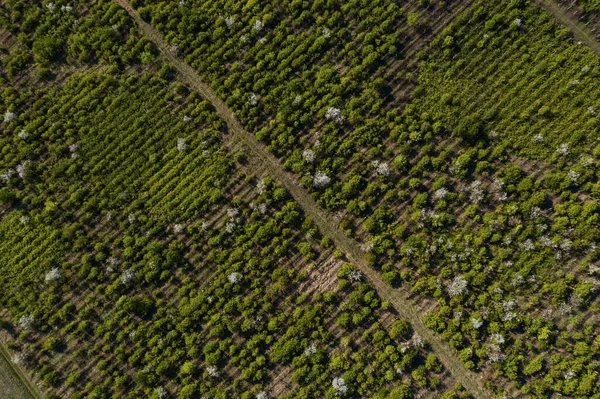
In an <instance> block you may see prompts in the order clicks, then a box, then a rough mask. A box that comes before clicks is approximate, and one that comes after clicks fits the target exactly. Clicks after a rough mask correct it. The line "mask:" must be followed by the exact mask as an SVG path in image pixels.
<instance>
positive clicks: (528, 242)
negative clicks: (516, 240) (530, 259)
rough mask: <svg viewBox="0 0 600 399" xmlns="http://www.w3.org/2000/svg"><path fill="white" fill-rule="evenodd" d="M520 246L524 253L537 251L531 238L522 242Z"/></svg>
mask: <svg viewBox="0 0 600 399" xmlns="http://www.w3.org/2000/svg"><path fill="white" fill-rule="evenodd" d="M520 246H521V248H523V250H524V251H533V250H534V249H535V244H534V243H533V241H531V239H530V238H528V239H527V240H525V241H524V242H522V243H521V244H520Z"/></svg>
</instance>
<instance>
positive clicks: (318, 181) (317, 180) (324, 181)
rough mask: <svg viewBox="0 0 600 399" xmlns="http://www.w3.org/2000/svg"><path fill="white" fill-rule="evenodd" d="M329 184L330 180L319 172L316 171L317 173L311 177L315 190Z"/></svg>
mask: <svg viewBox="0 0 600 399" xmlns="http://www.w3.org/2000/svg"><path fill="white" fill-rule="evenodd" d="M330 182H331V178H330V177H329V176H327V175H326V174H325V173H323V172H322V171H320V170H318V171H317V173H315V176H314V177H313V186H315V188H322V187H325V186H327V185H328V184H329V183H330Z"/></svg>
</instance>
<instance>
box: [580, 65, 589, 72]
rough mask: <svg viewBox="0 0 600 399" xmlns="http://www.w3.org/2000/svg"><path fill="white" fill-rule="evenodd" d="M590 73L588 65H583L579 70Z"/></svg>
mask: <svg viewBox="0 0 600 399" xmlns="http://www.w3.org/2000/svg"><path fill="white" fill-rule="evenodd" d="M589 71H590V66H589V65H585V66H584V67H583V68H581V72H583V73H586V72H589Z"/></svg>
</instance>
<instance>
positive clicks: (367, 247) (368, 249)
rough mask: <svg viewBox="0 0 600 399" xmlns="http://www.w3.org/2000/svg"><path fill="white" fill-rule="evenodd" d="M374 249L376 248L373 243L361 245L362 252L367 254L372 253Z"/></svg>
mask: <svg viewBox="0 0 600 399" xmlns="http://www.w3.org/2000/svg"><path fill="white" fill-rule="evenodd" d="M374 247H375V245H374V244H373V242H371V241H369V242H366V243H363V244H360V250H361V251H363V252H366V253H369V252H371V251H372V250H373V248H374Z"/></svg>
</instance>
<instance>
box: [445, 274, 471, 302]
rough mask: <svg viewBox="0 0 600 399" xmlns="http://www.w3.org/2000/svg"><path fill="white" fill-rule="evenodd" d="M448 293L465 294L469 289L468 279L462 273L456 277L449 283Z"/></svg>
mask: <svg viewBox="0 0 600 399" xmlns="http://www.w3.org/2000/svg"><path fill="white" fill-rule="evenodd" d="M447 289H448V295H450V296H451V297H455V296H457V295H460V294H463V293H464V292H466V290H467V280H465V278H464V277H463V276H462V275H458V276H456V277H454V279H453V280H452V282H451V283H450V284H449V285H448V287H447Z"/></svg>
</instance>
